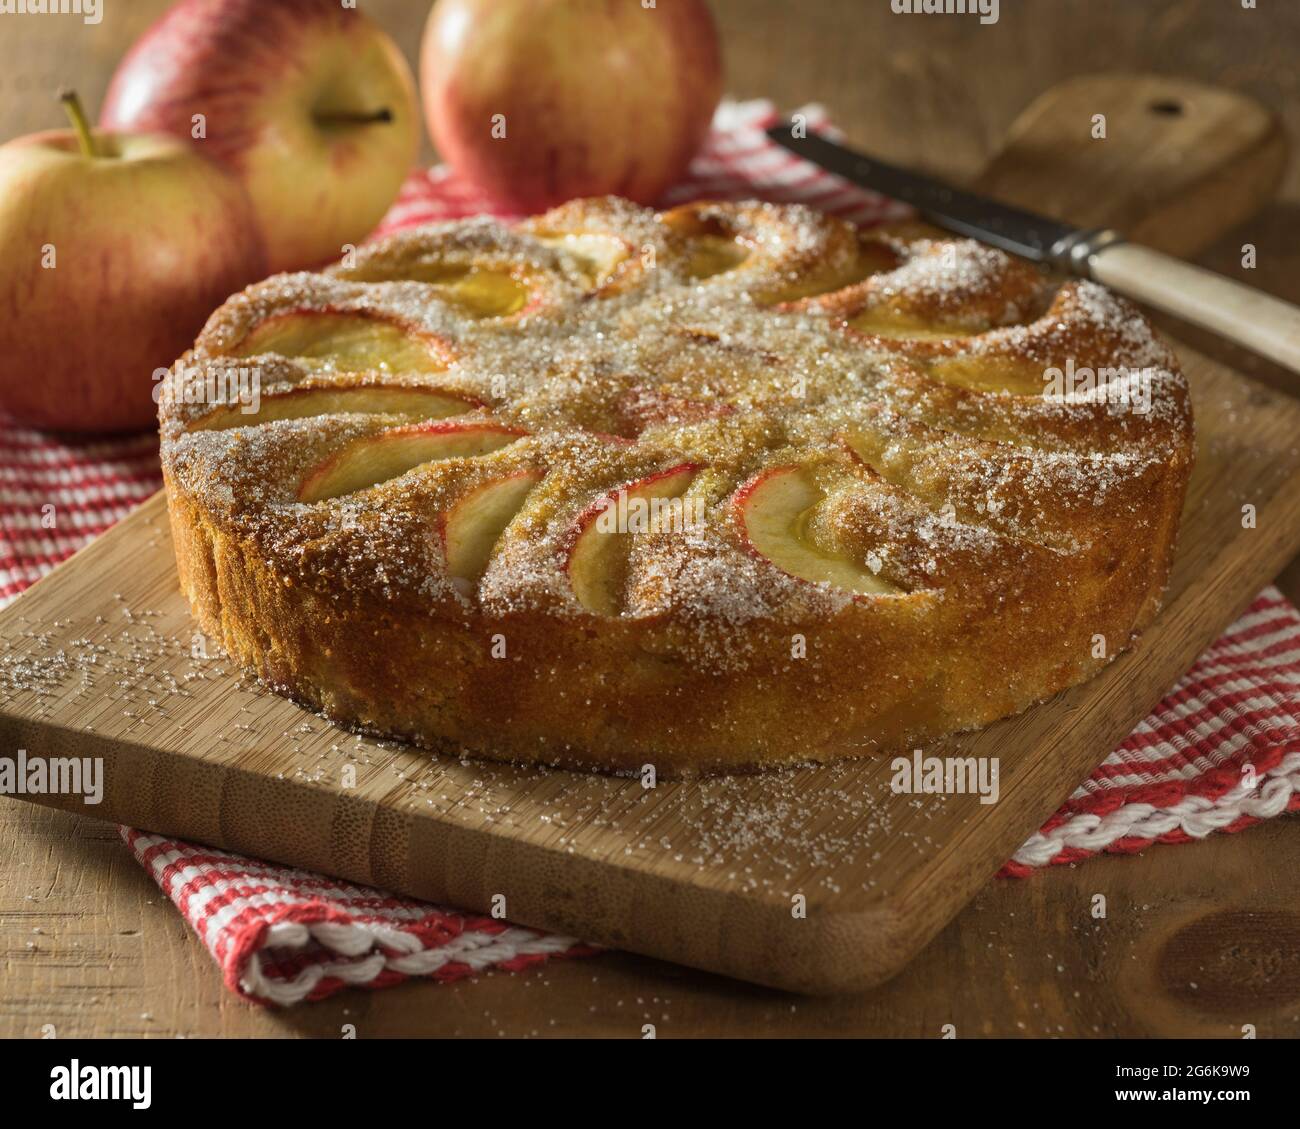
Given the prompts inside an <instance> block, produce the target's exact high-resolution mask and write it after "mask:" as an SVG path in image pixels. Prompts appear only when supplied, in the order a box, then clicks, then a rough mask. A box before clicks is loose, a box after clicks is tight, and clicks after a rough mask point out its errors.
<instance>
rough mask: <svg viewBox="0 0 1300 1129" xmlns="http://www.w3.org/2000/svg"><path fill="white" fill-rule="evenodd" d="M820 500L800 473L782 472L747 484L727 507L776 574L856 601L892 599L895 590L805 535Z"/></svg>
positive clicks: (776, 470)
mask: <svg viewBox="0 0 1300 1129" xmlns="http://www.w3.org/2000/svg"><path fill="white" fill-rule="evenodd" d="M825 497H826V496H825V494H823V493H822V491H821V490H820V489H818V487H817V485H816V483H814V482H813V480H812V477H811V476H810V475H809V474H808V472H807V471H805V470H804V469H803V468H802V467H798V466H783V467H776V468H774V469H771V470H765V471H763V472H762V473H760V474H758V475H756V476H755V477H753V478H751V479H750V480H749V481H748V482H747V483H745V485H744V486H742V487H741V488H740V489H739V490H737V491H736V494H735V497H734V500H733V502H732V505H733V506H734V507H735V509H734V513H735V516H736V522H737V525H738V526H739V527H740V532H741V535H742V536H743V538H744V540H745V543H746V545H748V547H749V548H750V549H751V550H752V551H753V552H754V553H756V554H757V555H758V556H760V557H763V558H764V559H766V560H768V561H770V562H771V563H772V564H774V565H776V567H777V568H779V569H780V570H781V571H782V572H784V573H787V574H788V575H790V576H793V577H795V578H797V579H799V580H807V581H810V582H812V583H814V584H820V583H825V584H829V585H831V586H832V587H834V588H843V589H845V590H846V591H849V592H853V593H856V594H857V595H860V596H888V595H894V594H897V593H898V592H899V591H900V590H899V589H898V588H896V587H895V586H894V585H892V584H889V583H887V582H886V581H884V580H882V579H880V577H879V576H877V575H876V571H875V570H873V569H872V568H871V567H869V566H868V565H866V564H859V563H858V562H857V561H855V560H852V559H850V558H849V557H847V556H845V555H843V554H841V553H836V552H833V551H830V550H827V549H825V548H823V547H822V546H821V545H819V544H818V543H817V542H816V541H815V540H814V539H813V537H812V536H811V535H810V531H809V525H810V522H811V521H812V519H813V517H814V515H815V513H816V510H817V507H818V506H819V505H821V503H822V502H823V501H824V500H825Z"/></svg>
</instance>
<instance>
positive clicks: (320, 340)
mask: <svg viewBox="0 0 1300 1129" xmlns="http://www.w3.org/2000/svg"><path fill="white" fill-rule="evenodd" d="M263 353H278V354H279V355H280V356H282V357H293V358H295V359H296V360H298V361H300V362H302V363H303V364H305V365H306V366H307V367H308V368H312V369H326V370H329V371H333V372H384V373H394V374H397V373H429V372H441V371H442V370H443V369H444V368H446V367H447V366H446V362H445V359H444V357H443V356H442V355H441V349H440V348H439V345H438V343H437V342H436V341H435V340H434V339H432V338H430V337H427V336H424V335H421V334H418V333H414V332H412V331H410V330H407V329H404V328H403V327H402V326H400V325H396V324H394V323H393V322H390V321H386V320H384V319H383V318H377V317H370V316H367V315H365V314H342V313H329V312H324V311H317V310H295V311H294V312H292V313H286V314H277V315H275V316H274V317H270V318H267V320H266V321H264V322H261V323H259V324H258V325H256V326H255V327H254V328H253V329H252V331H251V332H250V333H249V334H248V336H246V337H245V338H244V339H243V340H242V341H241V342H240V343H239V344H238V345H237V346H236V347H235V348H234V349H233V350H231V354H232V355H233V356H236V357H256V356H259V355H261V354H263Z"/></svg>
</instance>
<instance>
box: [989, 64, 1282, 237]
mask: <svg viewBox="0 0 1300 1129" xmlns="http://www.w3.org/2000/svg"><path fill="white" fill-rule="evenodd" d="M1098 114H1102V115H1104V116H1105V132H1106V135H1105V137H1104V138H1094V137H1093V131H1094V118H1095V115H1098ZM1286 161H1287V143H1286V137H1285V135H1284V133H1283V132H1282V128H1281V126H1280V124H1279V122H1278V120H1277V118H1276V116H1275V115H1274V114H1273V113H1272V112H1271V111H1270V110H1268V109H1266V108H1265V107H1264V106H1262V105H1260V104H1259V103H1258V102H1256V101H1254V99H1251V98H1247V97H1246V96H1244V95H1242V94H1236V93H1233V92H1230V91H1227V90H1221V89H1218V88H1216V87H1213V86H1205V85H1202V84H1201V83H1197V82H1190V81H1188V80H1186V79H1178V78H1169V77H1166V76H1164V75H1122V74H1109V75H1098V76H1095V77H1087V78H1076V79H1071V80H1069V81H1067V82H1064V83H1062V84H1060V85H1059V86H1055V87H1053V88H1052V89H1051V90H1049V91H1047V92H1046V93H1045V94H1043V95H1042V96H1041V97H1039V98H1038V99H1037V100H1036V101H1035V102H1034V103H1033V104H1032V105H1030V107H1029V108H1028V109H1027V110H1025V112H1024V113H1023V114H1021V115H1020V117H1019V118H1018V119H1017V120H1016V122H1015V124H1014V125H1013V126H1012V127H1011V130H1010V131H1009V133H1008V134H1007V140H1006V143H1005V145H1004V146H1003V148H1002V150H1001V151H1000V152H999V153H998V155H997V156H996V157H995V158H994V159H993V161H992V162H991V163H990V164H989V166H988V168H987V169H986V170H985V172H984V173H983V175H981V176H980V177H978V178H977V179H976V181H975V184H974V187H975V188H976V189H977V190H978V191H980V192H983V193H985V194H986V195H989V196H992V197H994V198H995V199H998V200H1004V201H1006V202H1007V203H1008V204H1017V205H1019V206H1020V207H1024V208H1029V209H1031V210H1032V211H1036V212H1040V213H1044V214H1046V215H1049V216H1052V217H1054V218H1056V219H1062V220H1066V221H1068V222H1070V223H1073V224H1075V225H1077V226H1079V227H1084V228H1092V227H1098V228H1100V227H1113V228H1116V229H1117V230H1119V231H1121V232H1123V233H1124V235H1126V236H1127V237H1128V238H1129V239H1131V240H1133V241H1134V242H1137V243H1144V244H1146V245H1147V246H1148V247H1154V248H1156V249H1157V250H1161V251H1167V252H1168V253H1169V254H1171V255H1180V256H1184V257H1186V256H1192V255H1195V254H1197V253H1198V252H1200V251H1202V250H1204V249H1205V248H1206V247H1208V246H1210V244H1212V243H1213V242H1214V241H1215V240H1216V239H1218V238H1219V236H1221V235H1223V234H1225V233H1226V232H1228V231H1230V230H1231V229H1232V228H1233V227H1235V226H1237V225H1238V224H1239V223H1242V222H1243V221H1245V220H1246V219H1248V218H1249V217H1250V216H1251V215H1253V214H1254V213H1255V212H1257V211H1258V210H1259V209H1260V208H1261V207H1263V206H1264V205H1265V204H1266V203H1268V201H1269V200H1270V199H1271V198H1272V196H1273V194H1274V192H1275V191H1276V189H1277V186H1278V183H1279V182H1280V180H1281V178H1282V173H1283V171H1284V169H1285V167H1286Z"/></svg>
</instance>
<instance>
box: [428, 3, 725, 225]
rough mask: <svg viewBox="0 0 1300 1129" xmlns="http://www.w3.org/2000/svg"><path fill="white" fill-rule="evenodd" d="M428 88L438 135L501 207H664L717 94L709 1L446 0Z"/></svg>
mask: <svg viewBox="0 0 1300 1129" xmlns="http://www.w3.org/2000/svg"><path fill="white" fill-rule="evenodd" d="M420 83H421V93H422V95H423V99H424V110H425V117H426V119H427V122H428V127H429V134H430V136H431V137H432V138H433V142H434V144H435V145H436V146H437V147H438V152H439V153H440V154H441V155H442V157H443V158H444V159H445V160H446V161H447V162H449V163H450V164H451V166H452V167H453V168H454V169H455V170H456V171H457V172H458V173H460V174H461V175H463V176H464V177H466V178H467V179H468V180H469V181H471V182H472V183H473V184H474V185H475V186H477V187H478V188H479V189H481V190H482V191H483V192H485V193H486V194H487V195H488V196H490V197H491V198H492V199H494V200H495V201H497V202H498V203H500V204H501V205H503V206H505V207H508V208H510V209H511V210H513V211H516V212H525V213H531V212H540V211H542V210H543V209H545V208H549V207H551V206H552V205H555V204H559V203H562V202H563V201H565V200H569V199H571V198H573V197H575V196H601V195H606V194H613V195H618V196H626V197H628V198H629V199H632V200H636V201H638V202H640V203H643V204H651V203H654V202H656V201H657V200H658V199H659V197H660V196H662V195H663V193H664V191H665V190H666V189H667V188H668V187H669V186H671V185H672V184H674V183H675V182H677V181H678V180H679V179H680V178H681V176H682V174H683V173H685V171H686V167H687V165H688V164H689V163H690V160H691V157H692V156H693V155H694V154H695V151H696V150H697V149H698V148H699V146H700V142H701V141H702V140H703V138H704V136H705V133H706V132H707V131H708V128H709V122H710V121H711V120H712V117H713V111H714V109H715V108H716V106H717V104H718V99H719V97H720V95H721V93H722V64H721V59H720V55H719V50H718V37H717V31H716V29H715V27H714V24H713V18H712V16H711V15H710V13H709V9H708V7H707V5H706V4H705V3H704V0H659V2H658V3H657V4H655V5H654V6H643V5H642V4H641V3H640V2H639V0H621V2H610V0H438V2H437V3H436V4H435V5H434V7H433V10H432V11H431V12H430V14H429V22H428V23H427V25H426V26H425V32H424V42H423V44H422V46H421V54H420Z"/></svg>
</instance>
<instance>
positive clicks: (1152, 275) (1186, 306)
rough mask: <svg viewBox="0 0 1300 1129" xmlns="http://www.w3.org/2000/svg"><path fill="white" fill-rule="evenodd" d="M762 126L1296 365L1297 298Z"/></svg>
mask: <svg viewBox="0 0 1300 1129" xmlns="http://www.w3.org/2000/svg"><path fill="white" fill-rule="evenodd" d="M767 134H768V136H769V137H770V138H771V139H772V140H773V141H775V142H776V143H777V144H778V145H781V146H782V147H784V148H786V149H788V150H789V151H790V152H791V153H794V154H796V155H797V156H799V157H802V158H803V159H804V160H806V161H811V162H812V163H813V164H815V165H818V166H820V167H821V168H823V169H825V170H826V171H827V172H830V173H834V174H835V175H836V176H839V177H843V178H844V179H845V180H847V181H849V182H850V183H851V184H856V185H858V186H859V187H862V188H867V189H870V190H871V191H873V192H879V193H880V194H882V195H884V196H888V197H890V198H891V199H894V200H900V201H902V202H903V203H905V204H910V205H912V207H914V208H915V209H916V210H917V211H918V212H920V213H921V215H922V216H924V217H925V218H926V219H927V220H929V221H930V222H931V223H933V224H935V225H937V226H938V227H942V228H944V229H946V230H948V231H953V232H956V233H957V234H959V235H965V236H969V237H970V238H972V239H978V240H980V241H981V242H982V243H989V244H991V245H992V246H994V247H999V248H1001V249H1002V250H1004V251H1009V252H1011V253H1012V254H1014V255H1020V256H1021V257H1023V258H1026V259H1029V260H1031V261H1032V262H1035V263H1041V264H1043V265H1044V266H1046V267H1048V268H1049V269H1051V270H1056V271H1060V272H1062V273H1065V274H1070V275H1074V276H1076V277H1079V278H1089V279H1092V280H1093V281H1095V282H1100V283H1102V284H1103V285H1105V286H1109V287H1110V288H1111V289H1112V290H1115V291H1118V292H1119V293H1120V294H1124V295H1127V296H1128V297H1129V298H1133V299H1135V300H1137V301H1139V302H1144V303H1146V304H1147V305H1149V306H1153V307H1155V308H1156V309H1158V310H1163V311H1164V312H1165V313H1168V314H1173V315H1174V316H1175V317H1179V318H1182V319H1183V320H1184V321H1187V322H1190V323H1191V324H1192V325H1196V326H1200V327H1201V328H1202V329H1208V330H1209V331H1210V332H1212V333H1216V334H1218V335H1219V336H1220V337H1223V338H1226V339H1227V340H1229V341H1232V342H1234V343H1235V344H1237V345H1241V346H1243V347H1245V348H1247V349H1249V350H1251V351H1252V352H1254V353H1258V354H1259V355H1260V356H1261V357H1267V358H1268V359H1269V360H1271V361H1276V362H1277V363H1278V364H1280V365H1283V366H1284V367H1286V368H1288V369H1290V370H1291V371H1292V372H1295V373H1300V307H1296V306H1293V305H1291V304H1290V303H1289V302H1283V301H1282V300H1281V299H1280V298H1274V297H1273V296H1272V295H1270V294H1265V293H1264V292H1263V291H1261V290H1256V289H1254V288H1253V287H1250V286H1246V285H1244V284H1242V283H1240V282H1235V281H1233V280H1232V279H1230V278H1225V277H1224V276H1223V275H1221V274H1215V273H1214V272H1213V271H1208V270H1205V269H1203V268H1202V267H1196V266H1192V264H1191V263H1185V262H1183V261H1182V260H1181V259H1176V258H1174V257H1173V256H1172V255H1166V254H1164V253H1163V252H1161V251H1155V250H1153V249H1152V248H1150V247H1143V246H1141V245H1140V244H1137V243H1129V242H1128V241H1127V240H1126V239H1125V238H1124V236H1123V235H1121V234H1120V233H1119V232H1118V231H1115V230H1113V229H1112V228H1108V227H1107V228H1092V229H1081V228H1077V227H1073V226H1071V225H1070V224H1067V223H1062V222H1060V221H1059V220H1053V219H1048V218H1047V217H1046V216H1039V215H1035V214H1034V213H1033V212H1027V211H1024V210H1022V209H1020V208H1013V207H1010V206H1009V205H1007V204H999V203H998V202H997V201H996V200H989V199H986V198H985V197H983V196H978V195H976V194H975V193H973V192H966V191H963V190H962V189H960V188H953V187H951V186H950V185H947V184H943V183H942V182H940V181H937V180H934V179H932V178H930V177H927V176H921V175H920V174H918V173H914V172H908V171H907V170H906V169H900V168H898V167H897V166H895V165H890V164H886V163H885V162H884V161H878V160H876V159H875V158H874V157H868V156H866V155H865V154H863V153H857V152H854V151H853V150H852V149H849V148H847V147H846V146H843V145H839V144H837V143H836V142H834V141H830V140H828V139H827V138H825V137H821V136H818V135H817V134H815V133H806V134H805V133H804V131H803V130H796V129H795V128H794V127H793V125H792V123H790V122H785V123H781V124H778V125H774V126H772V127H771V128H770V129H769V130H768V131H767ZM801 134H802V136H801Z"/></svg>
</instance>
